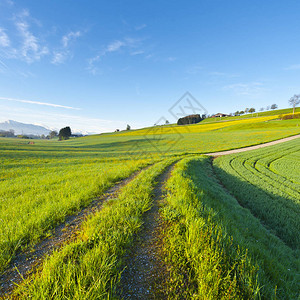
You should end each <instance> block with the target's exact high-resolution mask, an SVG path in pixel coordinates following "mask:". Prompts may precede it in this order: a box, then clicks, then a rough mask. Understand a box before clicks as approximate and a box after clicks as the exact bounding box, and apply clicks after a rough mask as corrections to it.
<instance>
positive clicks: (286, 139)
mask: <svg viewBox="0 0 300 300" xmlns="http://www.w3.org/2000/svg"><path fill="white" fill-rule="evenodd" d="M299 137H300V134H297V135H293V136H289V137H287V138H283V139H280V140H276V141H273V142H268V143H264V144H259V145H255V146H250V147H245V148H239V149H233V150H226V151H220V152H211V153H203V154H205V155H210V156H221V155H228V154H234V153H241V152H246V151H250V150H255V149H260V148H264V147H269V146H273V145H277V144H280V143H284V142H288V141H291V140H294V139H297V138H299Z"/></svg>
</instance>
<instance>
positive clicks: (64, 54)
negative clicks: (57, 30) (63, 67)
mask: <svg viewBox="0 0 300 300" xmlns="http://www.w3.org/2000/svg"><path fill="white" fill-rule="evenodd" d="M81 35H82V33H81V32H80V31H76V32H74V31H71V32H69V33H68V34H66V35H64V36H63V37H62V39H61V43H62V47H61V48H60V49H57V50H56V51H54V52H53V57H52V59H51V63H52V64H54V65H59V64H62V63H64V62H65V61H66V60H67V59H68V58H70V57H71V56H72V53H71V51H70V50H69V48H70V44H71V42H72V41H75V40H76V39H77V38H78V37H80V36H81Z"/></svg>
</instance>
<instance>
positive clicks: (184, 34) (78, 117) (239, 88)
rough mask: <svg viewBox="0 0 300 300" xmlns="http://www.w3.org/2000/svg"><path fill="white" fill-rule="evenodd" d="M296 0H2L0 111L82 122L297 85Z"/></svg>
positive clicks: (280, 98) (136, 121) (284, 96)
mask: <svg viewBox="0 0 300 300" xmlns="http://www.w3.org/2000/svg"><path fill="white" fill-rule="evenodd" d="M299 11H300V2H299V1H290V0H288V1H276V0H272V1H271V0H264V1H257V0H251V1H236V0H231V1H223V0H199V1H157V0H153V1H124V0H123V1H96V0H94V1H89V0H85V1H83V0H78V1H73V0H72V1H71V0H64V1H61V0H51V1H50V0H45V1H37V0H34V1H33V0H31V1H30V0H28V1H17V0H15V1H14V0H0V122H1V121H5V120H8V119H13V120H16V121H20V122H24V123H35V124H41V125H46V126H48V127H51V128H58V129H59V128H61V127H63V126H71V128H72V129H73V130H83V131H88V132H104V131H112V130H114V129H116V128H120V129H124V128H125V126H126V124H130V125H131V126H132V127H133V128H138V127H143V126H148V125H153V124H154V123H156V122H157V120H159V119H160V118H161V117H163V119H168V120H169V121H170V122H174V121H175V118H174V117H173V116H172V115H171V114H170V111H169V109H170V108H171V107H172V106H173V104H174V103H176V101H177V100H178V99H179V98H180V97H181V96H182V95H183V94H184V93H185V92H186V91H189V92H190V93H191V94H192V95H193V96H194V97H195V98H196V99H197V100H198V102H199V103H201V105H202V106H203V107H205V108H206V110H207V111H208V113H209V114H212V113H216V112H224V113H230V112H234V111H236V110H242V109H244V108H246V107H255V108H256V109H257V110H258V109H259V108H261V107H266V106H268V105H271V104H273V103H276V104H277V105H278V106H279V107H280V108H285V107H288V99H289V98H290V97H291V96H293V95H294V94H297V93H299V92H300V54H299V53H300V34H299V33H300V18H299Z"/></svg>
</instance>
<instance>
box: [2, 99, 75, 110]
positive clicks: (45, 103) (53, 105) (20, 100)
mask: <svg viewBox="0 0 300 300" xmlns="http://www.w3.org/2000/svg"><path fill="white" fill-rule="evenodd" d="M0 100H4V101H14V102H21V103H29V104H36V105H45V106H51V107H57V108H65V109H75V110H80V108H76V107H71V106H65V105H60V104H54V103H48V102H40V101H32V100H25V99H16V98H7V97H0Z"/></svg>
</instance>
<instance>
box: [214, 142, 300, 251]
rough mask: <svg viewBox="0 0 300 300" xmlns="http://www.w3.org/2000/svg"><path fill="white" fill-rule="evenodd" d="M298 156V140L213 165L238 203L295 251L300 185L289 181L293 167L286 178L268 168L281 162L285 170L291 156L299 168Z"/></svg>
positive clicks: (299, 240)
mask: <svg viewBox="0 0 300 300" xmlns="http://www.w3.org/2000/svg"><path fill="white" fill-rule="evenodd" d="M299 152H300V139H296V140H293V141H290V142H286V143H284V144H279V145H276V146H273V147H271V148H265V149H259V150H256V151H251V152H248V153H241V154H238V155H230V156H226V157H220V158H217V159H216V160H215V161H214V162H215V163H214V165H215V169H216V172H217V174H218V176H219V178H220V179H221V180H222V182H223V183H224V184H225V186H226V187H227V188H228V189H230V191H232V193H233V194H234V195H235V196H236V197H237V198H238V199H239V202H240V203H241V204H242V205H243V206H245V207H247V208H249V209H250V210H251V211H252V213H253V214H254V215H255V216H257V217H258V218H259V219H260V220H261V221H262V222H263V223H264V224H265V226H266V227H267V228H268V229H269V230H272V232H273V233H274V234H276V235H277V236H278V237H279V238H281V239H282V240H283V241H284V242H285V243H286V244H287V245H289V246H290V247H292V248H293V249H299V247H300V236H299V231H300V221H299V215H300V195H299V190H300V181H299V183H297V182H293V181H291V180H290V179H289V177H290V176H291V175H292V174H293V168H292V167H291V166H290V168H289V173H290V175H288V174H284V176H282V175H281V174H280V173H274V172H273V171H272V170H271V169H270V168H269V166H270V165H272V163H273V162H275V161H278V160H279V161H280V165H283V166H286V164H285V160H284V157H285V156H292V157H293V164H294V165H297V163H298V164H299V163H300V160H298V161H297V153H299ZM298 159H299V157H298ZM277 165H278V164H277ZM295 172H297V171H296V170H295Z"/></svg>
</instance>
